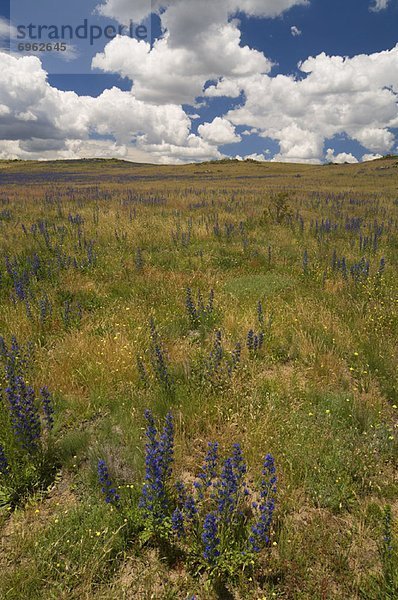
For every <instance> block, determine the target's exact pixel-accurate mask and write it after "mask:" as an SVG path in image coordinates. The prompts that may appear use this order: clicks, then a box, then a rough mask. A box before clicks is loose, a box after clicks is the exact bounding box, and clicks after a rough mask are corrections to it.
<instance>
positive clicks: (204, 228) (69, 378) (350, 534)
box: [0, 159, 398, 600]
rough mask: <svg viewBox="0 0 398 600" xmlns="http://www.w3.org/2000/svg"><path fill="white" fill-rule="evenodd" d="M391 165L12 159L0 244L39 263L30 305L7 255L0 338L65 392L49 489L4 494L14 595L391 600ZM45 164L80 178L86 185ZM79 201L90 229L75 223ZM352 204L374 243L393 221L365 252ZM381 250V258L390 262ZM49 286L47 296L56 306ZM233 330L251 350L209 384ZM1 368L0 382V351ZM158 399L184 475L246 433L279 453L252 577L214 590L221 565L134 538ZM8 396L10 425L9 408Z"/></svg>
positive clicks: (394, 264) (4, 168)
mask: <svg viewBox="0 0 398 600" xmlns="http://www.w3.org/2000/svg"><path fill="white" fill-rule="evenodd" d="M395 162H396V159H389V160H383V165H384V164H385V165H387V166H388V169H384V170H383V171H379V170H378V165H379V163H378V161H373V162H371V163H366V164H361V165H342V166H332V167H330V168H323V167H314V166H301V165H282V164H271V163H265V164H258V163H244V164H240V163H239V164H237V163H235V162H234V163H231V162H227V163H222V162H221V163H214V164H206V165H188V166H183V167H167V166H164V167H154V166H151V165H142V166H137V165H131V164H129V163H123V162H122V161H109V162H107V161H101V162H98V161H77V162H75V161H74V162H73V163H71V162H68V161H64V162H62V163H33V162H32V163H23V162H21V161H16V162H9V161H7V162H0V171H1V172H2V173H4V174H6V175H7V180H6V181H5V183H4V184H3V185H2V192H1V195H0V213H1V211H2V209H3V207H4V209H7V210H8V211H9V216H8V213H7V218H3V219H2V220H1V221H0V251H1V254H2V255H3V256H5V255H9V256H10V258H17V259H18V261H19V264H20V269H22V271H23V270H24V269H26V268H28V265H29V261H30V260H31V259H32V257H33V256H34V255H35V254H36V255H37V256H38V257H39V259H40V261H41V264H42V267H41V269H40V271H39V274H38V276H37V277H31V282H30V284H29V290H30V292H29V293H30V296H29V304H30V313H29V311H27V309H26V305H25V303H24V302H22V301H20V300H15V299H13V298H12V295H13V285H12V281H11V279H10V277H9V275H8V274H7V270H6V268H5V264H4V260H3V262H2V263H0V274H1V277H0V335H2V336H3V337H4V339H5V340H6V342H7V344H8V343H9V341H10V339H11V336H12V335H15V336H16V337H17V339H18V341H19V342H20V343H26V342H28V341H31V342H32V343H33V354H32V360H31V365H30V368H29V372H28V379H29V383H30V384H32V385H33V386H34V387H35V388H38V387H40V386H43V385H48V386H49V388H50V389H51V390H52V392H53V393H54V397H55V408H56V415H55V418H56V421H55V430H54V437H55V441H56V445H57V455H58V460H59V462H60V464H61V467H60V469H59V471H58V473H57V475H56V477H55V481H54V482H53V483H52V484H50V485H49V487H47V488H46V489H42V490H35V492H34V494H32V495H31V497H30V498H28V499H26V498H25V499H24V501H23V502H22V503H21V504H20V506H18V507H17V508H16V509H15V511H11V510H8V509H7V507H4V508H3V509H0V527H1V532H0V536H1V538H2V545H1V548H0V568H1V573H2V574H1V576H0V598H4V599H5V600H9V599H12V600H19V599H20V598H29V600H30V599H32V600H35V599H36V598H37V599H39V598H40V599H41V598H44V599H47V598H48V599H53V598H54V599H57V600H58V599H62V598H65V599H66V598H67V599H68V600H69V599H74V598H76V599H78V598H79V599H80V598H85V599H86V598H87V600H91V599H94V598H95V599H96V600H97V599H103V600H105V599H106V600H119V599H120V598H126V599H127V598H137V599H141V598H142V599H143V600H144V599H145V600H146V599H148V600H149V599H150V598H156V599H159V600H160V599H162V600H163V599H184V598H189V597H191V596H192V595H194V594H196V596H197V598H199V599H200V600H208V599H209V600H212V599H213V598H214V599H215V598H217V597H218V598H236V599H237V600H241V599H247V600H249V599H258V600H260V599H263V598H267V599H268V598H281V599H284V598H292V599H299V600H302V599H308V600H310V599H311V600H313V599H314V600H318V599H319V600H324V599H333V600H334V599H337V600H339V599H340V600H346V599H348V598H356V599H364V600H384V599H387V598H388V599H393V598H396V597H397V596H396V595H394V594H396V593H398V592H396V590H397V586H398V573H397V569H396V566H395V567H393V568H392V573H393V575H392V576H390V579H388V577H387V575H388V573H390V571H391V569H390V571H389V570H388V565H387V563H386V559H385V557H384V558H383V556H384V555H383V552H382V550H381V547H382V544H383V535H384V534H383V511H384V509H385V506H386V505H391V507H392V515H393V530H394V535H395V541H394V543H393V548H392V550H391V553H392V554H391V556H392V559H391V560H392V561H393V562H394V561H395V559H396V556H397V554H396V552H397V548H396V540H397V535H396V534H397V519H398V504H397V497H398V483H397V478H396V468H397V466H398V408H397V405H398V396H397V390H398V370H397V366H398V365H397V362H398V361H397V350H396V339H397V334H398V297H397V293H396V290H397V289H398V260H397V253H396V249H397V247H398V228H397V222H398V206H397V203H396V173H397V171H396V164H395ZM20 173H23V174H24V176H25V177H29V176H34V178H33V180H32V182H30V183H29V182H27V181H26V180H25V179H24V181H23V182H21V180H20V176H19V174H20ZM49 174H52V175H54V174H62V175H63V177H65V176H66V174H70V175H71V180H70V181H67V180H65V179H60V180H51V179H49V177H48V175H49ZM297 174H300V175H301V176H300V178H297V177H296V175H297ZM129 175H134V180H133V181H132V180H129V179H128V176H129ZM269 175H272V177H269ZM72 176H73V177H72ZM75 176H76V177H75ZM70 188H72V189H73V194H71V190H70ZM280 192H287V194H288V196H287V197H288V205H289V206H288V209H289V210H288V212H287V213H286V215H285V217H284V218H282V219H281V222H277V221H278V219H276V217H275V214H274V213H275V210H274V207H275V198H276V197H278V196H277V195H278V194H279V193H280ZM129 194H130V196H129ZM46 196H47V197H48V198H51V199H52V201H45V200H44V198H45V197H46ZM129 198H130V199H129ZM154 198H155V199H157V200H156V201H154ZM350 200H355V202H350ZM77 214H79V215H80V216H81V217H82V220H83V222H82V223H81V225H80V226H79V227H78V226H77V225H76V224H73V223H71V222H70V219H69V218H68V217H69V215H73V216H75V215H77ZM289 214H290V216H289ZM299 216H301V217H302V218H303V220H304V229H302V227H301V225H300V220H299V218H298V217H299ZM352 218H361V219H362V230H361V233H362V235H363V236H364V237H366V236H369V235H370V232H371V227H372V226H373V224H374V222H375V221H377V222H378V223H379V224H380V223H383V222H384V232H383V234H382V236H381V237H380V239H379V243H378V247H377V248H376V249H374V248H373V246H372V244H370V245H369V246H368V247H367V248H365V250H362V251H361V250H360V248H359V235H360V233H359V232H358V231H350V230H348V229H347V228H346V222H347V221H348V220H349V219H352ZM326 219H330V220H331V221H332V222H333V223H336V224H338V226H339V227H338V230H337V231H335V232H334V231H333V232H331V233H326V232H324V233H319V230H318V231H317V230H316V225H315V224H316V222H318V229H319V225H320V224H321V222H322V220H326ZM40 220H45V221H46V222H47V228H48V232H49V236H50V242H49V244H46V242H45V240H44V238H43V236H41V234H40V232H38V223H39V222H40ZM216 223H218V229H217V228H216V230H215V229H214V227H215V224H216ZM22 224H24V226H25V228H26V232H27V233H24V231H23V229H22V227H21V225H22ZM35 224H36V231H35V228H33V232H32V229H31V227H32V225H35ZM115 231H117V236H116V235H115ZM188 232H189V235H188ZM182 234H184V236H183V235H182ZM89 240H93V241H94V250H95V255H96V259H95V261H94V263H93V264H90V263H89V261H88V255H87V243H88V242H89ZM269 247H270V248H271V256H270V255H269ZM137 248H140V250H141V252H142V258H143V267H142V268H138V267H137V262H136V256H137ZM305 250H307V252H308V258H309V263H308V269H307V272H306V273H304V271H303V255H304V251H305ZM334 250H336V255H337V257H338V258H339V259H341V258H342V257H343V256H344V257H345V258H346V260H347V262H348V266H349V267H350V266H351V265H352V264H353V263H355V262H358V261H359V260H360V259H361V258H362V257H365V258H366V259H367V260H369V261H370V275H369V277H368V278H367V279H366V280H364V281H362V282H357V283H355V282H354V281H353V279H352V278H351V275H350V274H349V273H348V279H347V280H345V279H344V277H343V275H342V273H341V272H338V271H333V269H332V257H333V252H334ZM60 251H62V256H63V257H64V259H65V261H64V263H63V264H62V266H61V267H59V261H60V256H61V254H60ZM68 257H70V259H68ZM382 257H384V258H385V259H386V268H385V272H384V274H383V275H382V276H379V275H378V269H379V265H380V260H381V258H382ZM73 259H76V265H75V264H74V261H73ZM50 263H51V265H52V267H51V268H48V265H49V264H50ZM43 265H47V267H44V266H43ZM187 287H190V288H191V289H192V292H193V298H194V299H196V298H197V292H198V290H200V291H201V292H202V294H203V298H204V301H205V303H206V302H207V299H208V295H209V293H210V290H211V289H213V290H214V311H213V313H212V314H211V315H210V316H207V317H206V318H205V319H203V321H201V322H200V323H199V324H197V325H196V326H195V327H192V324H191V322H190V319H189V315H188V313H187V309H186V306H185V303H186V289H187ZM44 294H46V295H47V297H48V300H49V301H50V303H51V307H52V312H51V314H50V315H48V316H47V318H46V319H45V320H43V319H42V318H41V316H40V299H42V297H43V296H44ZM259 301H261V302H262V305H263V309H264V345H263V348H262V349H261V350H260V351H258V352H256V353H249V352H248V350H247V348H246V338H247V334H248V332H249V330H250V329H252V330H254V331H255V332H256V333H257V332H258V331H259V330H260V324H259V322H258V317H257V305H258V302H259ZM65 302H70V303H71V305H72V306H74V307H75V308H74V310H76V306H77V305H79V307H80V309H79V310H80V311H81V318H78V317H77V316H76V314H75V316H73V317H71V320H70V322H69V323H65V320H64V317H63V314H64V311H65ZM151 317H153V318H154V321H155V323H156V327H157V330H158V331H159V334H160V336H161V339H162V344H163V346H164V350H165V356H166V360H167V365H168V368H169V372H170V375H171V377H172V381H173V385H172V389H169V390H168V389H165V386H164V385H162V381H161V379H159V376H158V375H157V374H156V372H155V371H154V369H153V366H151V353H150V344H151V341H150V331H149V320H150V318H151ZM217 330H221V331H222V340H223V348H224V361H225V363H224V364H225V365H227V364H228V361H229V360H230V359H231V358H230V357H231V352H233V350H234V348H235V346H236V344H237V343H238V342H239V343H240V344H241V345H242V356H241V362H240V364H239V367H238V368H237V369H236V371H235V372H234V373H233V374H232V376H231V377H229V376H228V375H226V373H223V374H221V375H220V376H211V377H210V376H209V375H208V371H207V370H206V369H207V368H208V367H207V365H208V362H209V355H210V352H211V350H212V348H213V345H214V339H215V333H216V331H217ZM138 357H141V359H142V361H143V362H144V364H145V368H146V370H147V380H146V381H145V382H143V381H141V379H140V376H139V372H138V369H137V358H138ZM0 380H1V383H0V387H1V388H3V387H4V365H3V364H1V365H0ZM147 408H150V409H151V410H152V411H153V412H154V414H155V416H156V417H159V418H161V417H164V416H165V414H166V413H167V411H168V410H171V411H172V412H173V414H174V417H175V424H176V440H175V444H176V445H175V465H174V469H175V473H176V476H181V477H183V478H184V480H187V481H190V480H192V479H193V478H194V477H195V476H196V475H197V473H198V469H199V467H200V465H201V464H202V461H203V456H204V454H205V452H206V447H207V442H208V441H215V440H218V441H219V442H220V445H221V446H222V447H223V448H225V449H226V450H228V449H229V448H230V446H231V445H232V444H233V443H234V442H239V443H240V444H241V445H242V447H243V450H244V453H245V456H246V457H247V460H248V465H249V471H250V475H251V476H253V477H258V465H259V462H260V461H261V459H262V457H263V456H264V455H265V454H266V453H267V452H271V453H272V454H273V456H274V457H275V461H276V465H277V472H278V480H279V481H278V499H277V510H276V513H275V522H274V529H273V534H272V546H271V549H270V552H269V553H268V554H267V553H264V555H262V556H261V559H260V565H259V568H258V570H257V571H256V572H255V573H251V574H249V573H247V574H245V575H243V576H240V577H237V578H236V579H235V580H234V581H232V580H231V581H226V582H224V584H225V586H226V587H224V588H218V589H217V588H214V587H213V588H212V587H211V586H209V582H208V581H207V578H206V575H205V574H202V575H201V576H199V577H195V576H194V574H193V573H192V572H191V571H190V570H189V569H188V568H187V566H186V565H185V564H184V562H183V561H182V560H181V559H178V558H177V559H176V557H174V560H171V558H170V555H169V554H168V553H167V552H166V551H165V549H164V548H162V547H159V546H157V545H155V544H153V543H151V542H148V543H142V542H140V537H139V535H138V531H139V528H140V522H139V518H138V516H137V514H136V510H135V508H134V506H135V502H136V496H137V494H138V491H139V489H140V486H141V484H142V481H143V478H144V470H145V464H144V463H145V456H144V453H145V435H144V434H145V422H144V418H143V414H144V411H145V409H147ZM1 410H2V411H3V412H2V418H1V419H0V423H3V424H4V423H5V421H6V419H7V418H8V417H7V405H6V403H5V402H2V405H1ZM2 427H3V425H2V426H1V427H0V443H1V442H3V441H4V440H3V437H4V433H3V430H2ZM99 458H104V459H105V460H106V461H107V464H108V465H109V468H110V471H111V474H112V478H113V480H114V481H115V482H116V483H117V485H120V486H121V488H120V493H121V494H123V495H125V496H126V498H127V500H126V504H127V506H130V516H129V518H128V519H127V522H125V520H124V515H122V514H121V513H120V512H118V511H117V510H111V509H110V507H109V506H107V505H106V504H105V503H104V501H103V498H102V497H101V491H100V487H99V485H98V482H97V479H96V463H97V460H98V459H99ZM0 477H1V476H0ZM47 483H48V482H47ZM0 485H1V481H0ZM130 485H133V486H134V490H135V491H134V493H133V492H132V491H131V488H130V487H126V486H130ZM397 562H398V561H397ZM394 569H395V570H394ZM391 577H392V579H391ZM394 586H395V587H394Z"/></svg>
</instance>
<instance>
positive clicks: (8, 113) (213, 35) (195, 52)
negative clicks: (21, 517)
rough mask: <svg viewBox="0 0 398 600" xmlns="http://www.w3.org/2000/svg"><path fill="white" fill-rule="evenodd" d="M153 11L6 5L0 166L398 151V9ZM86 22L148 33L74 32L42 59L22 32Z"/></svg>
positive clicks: (202, 4)
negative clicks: (3, 162)
mask: <svg viewBox="0 0 398 600" xmlns="http://www.w3.org/2000/svg"><path fill="white" fill-rule="evenodd" d="M158 5H161V6H158ZM150 6H151V3H150V1H149V0H136V2H135V3H132V2H131V0H103V2H102V3H99V0H69V1H68V3H61V4H60V3H54V1H53V0H40V1H39V2H36V3H32V2H28V1H27V0H12V1H11V3H10V5H9V6H8V5H7V3H2V5H1V7H2V8H1V13H0V16H1V17H2V20H1V27H0V33H1V34H2V48H3V52H2V53H0V59H1V60H2V61H3V62H4V65H3V69H2V71H3V73H6V77H5V79H7V81H8V91H7V90H6V89H3V90H2V88H1V82H0V156H1V157H7V156H11V157H17V156H18V157H21V158H54V157H55V158H58V157H59V158H64V157H72V158H78V157H79V156H86V155H103V156H119V157H121V158H126V159H128V160H140V161H142V160H145V161H146V160H149V161H153V162H189V161H191V160H208V159H217V158H221V157H223V156H231V157H236V156H237V157H239V158H245V157H251V158H256V159H258V160H282V161H289V162H311V163H317V162H318V163H319V162H324V161H328V160H334V161H336V162H344V161H348V162H354V161H357V160H362V159H365V160H367V159H370V158H375V157H377V156H380V155H382V154H385V153H387V152H396V150H397V138H396V135H397V129H398V110H397V97H398V96H397V94H398V48H397V47H396V45H397V42H398V33H397V31H398V28H397V25H398V0H390V1H388V0H350V1H347V0H345V1H344V0H309V1H308V2H306V1H305V0H241V1H239V0H218V3H217V5H216V4H215V3H214V2H210V1H209V0H164V1H163V2H160V1H158V0H153V2H152V8H153V10H154V12H153V13H152V14H151V13H150ZM236 7H237V8H238V10H236ZM8 19H10V21H11V26H12V29H11V50H12V52H11V53H8V52H7V46H8V44H9V41H10V40H9V39H7V35H6V34H7V31H6V26H7V20H8ZM85 19H86V20H87V21H88V24H89V26H91V25H93V26H96V27H97V28H98V27H100V28H101V29H102V30H104V29H105V27H112V28H115V29H116V28H117V27H118V26H119V25H120V24H121V23H127V22H130V21H133V23H134V28H135V29H134V31H135V32H136V31H137V29H136V27H137V26H138V25H140V23H141V22H142V23H143V24H144V25H145V27H146V31H147V32H148V35H147V37H146V38H145V39H144V40H143V41H139V40H137V39H134V35H133V37H130V36H126V35H125V36H118V37H117V38H115V39H113V40H111V39H110V37H107V36H105V35H104V34H102V35H101V36H98V39H97V40H95V41H94V43H92V44H90V43H89V41H88V40H87V39H84V40H81V39H76V36H74V39H73V40H66V42H67V44H66V45H67V51H66V52H60V51H55V50H52V51H41V52H40V51H38V52H33V51H32V47H31V45H26V44H29V43H34V42H35V40H32V39H29V35H28V36H26V33H25V38H24V39H23V40H22V39H21V38H20V35H19V33H20V30H19V33H17V32H16V30H15V28H17V27H18V26H19V27H21V25H22V26H24V27H25V32H26V27H27V25H28V24H29V23H34V24H42V25H43V24H46V25H50V24H54V25H57V26H58V27H59V28H61V26H62V25H68V26H69V25H70V26H71V27H72V28H74V29H75V28H76V27H77V26H78V25H81V24H82V23H83V22H84V20H85ZM140 31H141V32H142V31H143V30H142V29H141V30H140ZM40 41H44V42H51V44H54V43H55V42H54V39H51V40H50V39H46V38H45V35H44V37H42V39H41V40H40ZM56 41H63V40H56ZM64 41H65V40H64ZM21 43H22V48H21V46H20V44H21ZM33 50H34V48H33ZM311 57H313V58H311ZM333 57H334V58H333ZM39 61H40V62H39ZM301 64H303V65H304V67H303V68H302V67H300V65H301ZM0 66H1V65H0ZM25 72H26V73H27V74H28V73H29V77H28V78H29V80H30V89H32V87H33V89H35V90H36V92H35V94H33V93H32V97H29V96H30V95H29V92H28V90H26V89H25V88H24V85H23V82H22V83H21V81H20V80H21V74H23V73H25ZM3 85H4V87H5V82H4V83H3ZM10 86H11V87H14V88H15V89H14V90H13V93H12V94H11V93H10V91H9V89H10ZM36 88H37V89H36ZM68 92H69V93H68ZM70 92H71V93H70ZM2 107H3V109H2ZM45 107H47V110H45ZM76 111H77V112H76ZM75 115H78V117H77V118H76V117H75ZM10 132H12V133H10ZM46 142H47V146H46ZM54 148H55V149H54Z"/></svg>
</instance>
